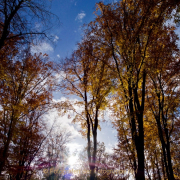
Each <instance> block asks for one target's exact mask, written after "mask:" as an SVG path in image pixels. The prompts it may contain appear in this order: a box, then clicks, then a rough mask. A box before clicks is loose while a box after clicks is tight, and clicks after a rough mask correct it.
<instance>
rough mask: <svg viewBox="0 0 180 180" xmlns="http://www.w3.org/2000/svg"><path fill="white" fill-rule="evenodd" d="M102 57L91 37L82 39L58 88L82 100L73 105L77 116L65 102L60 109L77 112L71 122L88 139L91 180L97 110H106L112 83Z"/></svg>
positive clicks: (60, 105)
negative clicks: (78, 110) (79, 109)
mask: <svg viewBox="0 0 180 180" xmlns="http://www.w3.org/2000/svg"><path fill="white" fill-rule="evenodd" d="M101 55H103V53H102V52H101V51H100V49H99V47H98V46H92V44H91V36H85V37H84V39H83V41H82V43H79V44H78V49H77V50H76V51H75V52H74V53H73V54H72V57H71V58H69V59H66V60H65V63H64V66H63V67H62V68H61V71H63V73H64V75H63V81H62V82H61V88H63V89H65V90H66V93H67V94H68V93H69V94H72V95H76V96H77V97H78V98H81V99H82V101H77V102H75V103H74V105H75V106H80V107H82V108H83V110H82V111H81V112H80V113H79V112H77V111H76V110H75V108H74V105H72V104H70V103H69V104H68V102H62V103H61V104H59V107H60V108H62V109H66V110H73V111H74V112H76V116H75V118H74V120H73V122H77V123H78V122H80V124H81V127H82V130H81V133H82V134H83V135H84V136H85V135H86V136H87V141H88V148H87V152H88V160H89V166H90V170H91V176H90V179H94V178H95V172H94V171H95V162H96V150H97V128H100V126H99V117H100V115H101V111H100V110H101V109H103V108H104V107H105V105H106V103H107V102H106V98H105V97H106V96H107V95H108V93H109V92H110V89H111V87H112V84H113V82H112V81H111V80H109V79H108V75H109V71H108V70H107V69H106V65H105V63H102V61H100V59H101V58H102V56H101ZM103 57H105V55H103ZM102 59H103V58H102ZM66 110H65V111H66ZM91 136H92V137H93V145H91V140H90V138H91ZM91 146H93V148H94V151H93V153H92V152H91V151H90V149H91ZM91 157H92V158H91Z"/></svg>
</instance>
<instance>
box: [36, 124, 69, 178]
mask: <svg viewBox="0 0 180 180" xmlns="http://www.w3.org/2000/svg"><path fill="white" fill-rule="evenodd" d="M70 141H71V133H70V132H68V131H67V130H65V129H62V128H61V126H59V125H56V127H53V129H52V131H51V132H50V134H49V136H48V137H47V138H46V140H45V141H44V142H43V145H42V147H41V153H40V155H39V156H38V158H36V160H35V166H36V167H37V170H38V171H42V173H43V177H45V178H46V179H57V178H58V179H59V178H62V177H63V175H62V172H63V171H64V170H65V168H66V165H67V157H68V154H69V153H68V148H67V143H68V142H70ZM41 178H42V177H41Z"/></svg>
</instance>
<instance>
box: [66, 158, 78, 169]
mask: <svg viewBox="0 0 180 180" xmlns="http://www.w3.org/2000/svg"><path fill="white" fill-rule="evenodd" d="M77 161H78V158H77V157H76V156H70V157H69V158H68V164H69V165H70V166H71V167H74V166H75V164H77Z"/></svg>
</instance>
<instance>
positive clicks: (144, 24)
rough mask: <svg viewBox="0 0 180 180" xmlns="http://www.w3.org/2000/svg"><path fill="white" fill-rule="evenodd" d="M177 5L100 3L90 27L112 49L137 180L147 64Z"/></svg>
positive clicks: (140, 168) (141, 157)
mask: <svg viewBox="0 0 180 180" xmlns="http://www.w3.org/2000/svg"><path fill="white" fill-rule="evenodd" d="M177 5H179V4H178V3H177V2H176V1H166V2H165V1H159V2H157V1H146V2H145V1H138V0H137V1H130V0H129V1H128V0H127V1H121V2H117V3H114V4H113V5H109V4H108V5H104V4H103V3H98V4H97V11H98V10H100V13H99V12H98V13H97V18H96V20H95V21H94V22H91V23H90V24H89V26H88V28H89V29H90V30H89V34H93V35H94V39H96V41H95V42H94V43H95V44H97V43H98V44H99V46H101V47H102V51H105V50H106V51H108V50H109V51H110V53H109V54H110V56H109V62H110V63H109V66H111V69H114V71H115V72H116V80H117V81H118V90H119V91H120V93H121V95H122V96H121V98H122V99H124V105H125V107H126V111H127V116H128V118H129V124H130V130H131V138H132V147H133V149H132V150H133V151H134V152H133V154H134V155H135V156H134V157H135V159H134V171H135V178H136V179H145V173H144V172H145V163H144V162H145V156H144V112H145V111H144V109H145V95H146V82H147V74H148V71H147V67H148V66H149V64H151V60H152V59H153V54H152V52H150V49H151V46H152V45H153V44H154V43H155V42H156V41H157V40H158V37H157V35H159V32H161V31H162V30H164V22H165V20H167V19H168V18H169V16H170V14H171V12H172V10H173V9H174V8H176V7H177ZM165 31H166V32H167V30H165ZM161 35H162V34H161ZM162 36H163V35H162ZM155 38H156V39H155ZM157 53H158V51H157Z"/></svg>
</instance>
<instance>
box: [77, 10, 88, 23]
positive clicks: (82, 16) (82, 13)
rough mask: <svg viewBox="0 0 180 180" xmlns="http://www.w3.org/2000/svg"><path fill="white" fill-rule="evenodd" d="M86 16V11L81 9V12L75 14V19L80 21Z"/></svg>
mask: <svg viewBox="0 0 180 180" xmlns="http://www.w3.org/2000/svg"><path fill="white" fill-rule="evenodd" d="M85 16H86V13H85V12H84V11H82V12H81V13H79V14H78V15H77V16H76V19H75V20H76V21H77V20H78V21H80V22H82V19H83V18H84V17H85Z"/></svg>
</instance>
